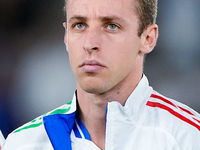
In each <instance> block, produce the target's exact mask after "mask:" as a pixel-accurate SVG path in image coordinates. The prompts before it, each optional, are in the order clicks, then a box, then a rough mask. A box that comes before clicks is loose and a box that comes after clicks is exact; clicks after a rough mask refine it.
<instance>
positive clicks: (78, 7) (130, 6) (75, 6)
mask: <svg viewBox="0 0 200 150" xmlns="http://www.w3.org/2000/svg"><path fill="white" fill-rule="evenodd" d="M134 6H135V0H67V6H66V12H67V18H70V17H72V16H74V15H81V16H87V17H90V18H95V17H102V16H119V17H122V18H124V17H126V16H127V15H133V14H134V9H135V7H134Z"/></svg>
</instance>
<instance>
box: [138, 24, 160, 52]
mask: <svg viewBox="0 0 200 150" xmlns="http://www.w3.org/2000/svg"><path fill="white" fill-rule="evenodd" d="M157 38H158V26H157V25H156V24H152V25H149V26H148V27H147V28H146V29H145V30H144V32H143V33H142V35H141V42H142V43H141V45H142V46H141V52H142V53H144V54H147V53H150V52H151V51H152V50H153V48H154V47H155V45H156V42H157Z"/></svg>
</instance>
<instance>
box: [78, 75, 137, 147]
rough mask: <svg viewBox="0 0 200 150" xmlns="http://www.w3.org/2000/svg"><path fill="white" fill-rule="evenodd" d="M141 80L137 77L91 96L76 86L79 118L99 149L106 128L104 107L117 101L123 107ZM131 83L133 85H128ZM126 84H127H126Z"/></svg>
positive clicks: (103, 144)
mask: <svg viewBox="0 0 200 150" xmlns="http://www.w3.org/2000/svg"><path fill="white" fill-rule="evenodd" d="M140 79H141V75H139V76H138V77H137V78H135V80H133V79H131V80H130V79H127V81H124V82H122V83H120V84H122V85H118V86H116V87H115V88H113V89H112V90H110V91H109V92H106V93H103V94H91V93H87V92H85V91H84V90H83V89H82V88H81V87H80V86H79V85H77V95H78V103H79V116H80V119H81V121H82V122H83V124H84V125H85V127H86V128H87V130H88V132H89V134H90V137H91V140H92V141H93V142H94V143H95V144H96V145H97V146H98V147H99V148H101V149H104V146H105V127H106V122H105V120H106V118H105V116H106V107H107V104H108V102H111V101H118V102H119V103H120V104H121V105H124V104H125V102H126V100H127V99H128V97H129V96H130V94H131V93H132V91H133V90H134V89H135V87H136V86H137V84H138V82H139V81H140ZM130 81H133V82H134V83H133V84H130ZM126 82H129V84H127V83H126Z"/></svg>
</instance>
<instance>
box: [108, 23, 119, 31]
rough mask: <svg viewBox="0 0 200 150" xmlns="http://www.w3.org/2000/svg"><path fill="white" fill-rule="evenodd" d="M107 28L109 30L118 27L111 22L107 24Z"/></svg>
mask: <svg viewBox="0 0 200 150" xmlns="http://www.w3.org/2000/svg"><path fill="white" fill-rule="evenodd" d="M108 29H109V30H117V29H118V26H117V25H116V24H114V23H111V24H109V25H108Z"/></svg>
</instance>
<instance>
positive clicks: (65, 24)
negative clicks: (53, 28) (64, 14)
mask: <svg viewBox="0 0 200 150" xmlns="http://www.w3.org/2000/svg"><path fill="white" fill-rule="evenodd" d="M63 27H64V28H65V37H64V43H65V44H67V23H66V22H64V23H63Z"/></svg>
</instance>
